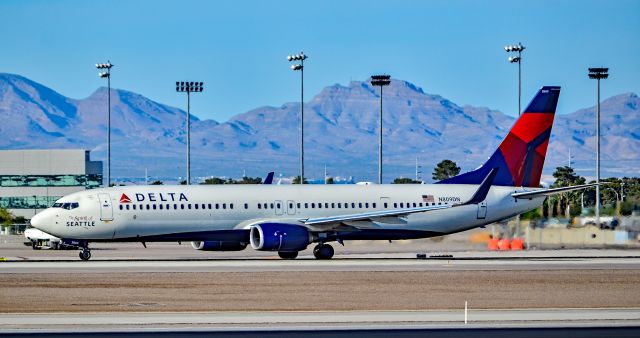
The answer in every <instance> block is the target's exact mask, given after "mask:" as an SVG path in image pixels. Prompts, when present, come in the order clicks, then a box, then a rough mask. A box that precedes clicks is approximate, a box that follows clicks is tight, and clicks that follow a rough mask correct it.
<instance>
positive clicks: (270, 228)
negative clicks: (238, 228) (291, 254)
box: [249, 223, 313, 251]
mask: <svg viewBox="0 0 640 338" xmlns="http://www.w3.org/2000/svg"><path fill="white" fill-rule="evenodd" d="M249 241H250V242H251V247H252V248H253V249H255V250H260V251H301V250H304V249H306V248H307V246H308V245H309V244H310V243H311V242H312V241H313V236H312V234H311V232H309V230H308V229H307V228H305V227H303V226H299V225H294V224H283V223H263V224H258V225H254V226H252V227H251V232H250V233H249Z"/></svg>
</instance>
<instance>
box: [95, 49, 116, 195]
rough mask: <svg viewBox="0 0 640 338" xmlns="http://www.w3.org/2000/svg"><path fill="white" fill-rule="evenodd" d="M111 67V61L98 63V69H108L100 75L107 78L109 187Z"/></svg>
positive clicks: (108, 164)
mask: <svg viewBox="0 0 640 338" xmlns="http://www.w3.org/2000/svg"><path fill="white" fill-rule="evenodd" d="M111 67H113V65H112V64H111V62H110V61H107V63H96V68H97V69H106V71H104V72H99V73H98V77H100V78H102V79H104V78H106V79H107V111H108V113H107V116H108V117H107V119H108V122H107V125H108V127H107V129H108V131H107V187H110V186H111Z"/></svg>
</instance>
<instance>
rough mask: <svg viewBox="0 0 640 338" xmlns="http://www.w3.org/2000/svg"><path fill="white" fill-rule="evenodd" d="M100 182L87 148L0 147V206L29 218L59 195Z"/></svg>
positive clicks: (99, 167) (98, 164) (96, 164)
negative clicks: (22, 148) (11, 148)
mask: <svg viewBox="0 0 640 338" xmlns="http://www.w3.org/2000/svg"><path fill="white" fill-rule="evenodd" d="M100 186H102V161H91V160H90V157H89V150H83V149H47V150H0V207H2V208H5V209H8V210H9V211H10V212H11V213H12V214H13V215H14V216H23V217H25V218H27V219H30V218H31V217H32V216H33V215H35V214H36V213H37V212H38V211H40V210H42V209H45V208H47V207H49V206H51V205H52V204H53V202H55V201H56V200H57V199H59V198H60V197H62V196H64V195H67V194H70V193H73V192H76V191H81V190H85V189H93V188H98V187H100Z"/></svg>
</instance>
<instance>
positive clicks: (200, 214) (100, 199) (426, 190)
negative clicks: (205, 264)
mask: <svg viewBox="0 0 640 338" xmlns="http://www.w3.org/2000/svg"><path fill="white" fill-rule="evenodd" d="M477 188H478V186H477V185H459V184H452V185H445V184H422V185H418V184H407V185H192V186H184V185H181V186H163V185H159V186H126V187H112V188H102V189H95V190H88V191H83V192H78V193H74V194H71V195H68V196H65V197H63V198H61V199H60V200H59V201H57V203H59V204H58V205H60V204H61V205H63V206H67V208H63V207H54V208H49V209H46V210H44V211H42V212H40V213H39V214H38V215H36V216H35V217H34V218H33V219H32V225H33V226H34V227H37V228H39V229H41V230H43V231H45V232H47V233H50V234H53V235H55V236H58V237H61V238H67V239H77V240H85V241H121V240H135V239H136V238H149V236H162V235H165V234H179V233H193V234H198V233H204V232H214V231H221V230H237V229H249V227H251V225H253V224H257V223H261V222H286V223H290V224H299V225H301V226H306V227H307V228H308V229H309V230H311V231H313V232H318V233H321V232H323V231H329V230H331V229H330V228H329V227H328V226H327V225H324V226H315V227H314V226H308V225H304V220H306V219H308V218H317V217H330V216H337V215H349V214H358V213H366V212H372V211H378V210H397V209H403V208H413V207H418V206H426V205H432V204H433V203H435V204H436V205H437V204H438V203H441V204H459V203H461V202H464V201H466V200H468V199H469V198H470V197H471V196H472V195H473V194H474V192H475V191H476V189H477ZM519 191H523V189H522V188H514V187H502V186H493V187H491V190H490V191H489V193H488V195H487V197H486V199H485V200H484V201H483V202H482V203H480V204H473V205H465V206H460V207H454V208H448V209H443V210H435V211H429V212H422V213H414V214H410V215H408V216H405V217H400V218H389V219H387V218H381V219H379V220H375V219H374V220H368V221H353V222H345V224H344V225H346V226H352V227H355V228H358V229H372V230H373V229H387V230H388V229H391V230H417V231H425V232H433V233H439V234H448V233H454V232H458V231H463V230H467V229H471V228H475V227H478V226H482V225H485V224H489V223H493V222H496V221H499V220H502V219H505V218H509V217H512V216H515V215H517V214H520V213H522V212H525V211H527V210H531V209H534V208H536V207H538V206H540V205H541V204H542V202H543V201H544V197H535V198H532V199H519V200H516V199H514V198H513V197H511V196H510V195H511V194H512V193H514V192H519ZM74 203H77V205H76V204H74ZM68 206H71V207H68ZM194 236H195V235H194ZM426 237H428V236H426ZM152 238H153V237H152ZM157 238H161V237H157ZM158 240H160V239H158ZM185 240H203V238H185Z"/></svg>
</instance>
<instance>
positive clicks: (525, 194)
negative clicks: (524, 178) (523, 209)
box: [511, 183, 598, 198]
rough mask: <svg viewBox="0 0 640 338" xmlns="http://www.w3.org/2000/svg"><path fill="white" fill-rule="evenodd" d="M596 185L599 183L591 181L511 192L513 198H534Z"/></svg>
mask: <svg viewBox="0 0 640 338" xmlns="http://www.w3.org/2000/svg"><path fill="white" fill-rule="evenodd" d="M596 185H598V183H589V184H582V185H574V186H571V187H561V188H553V189H542V190H533V191H523V192H516V193H513V194H511V197H513V198H532V197H536V196H549V195H555V194H559V193H562V192H567V191H573V190H581V189H588V188H591V187H595V186H596Z"/></svg>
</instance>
